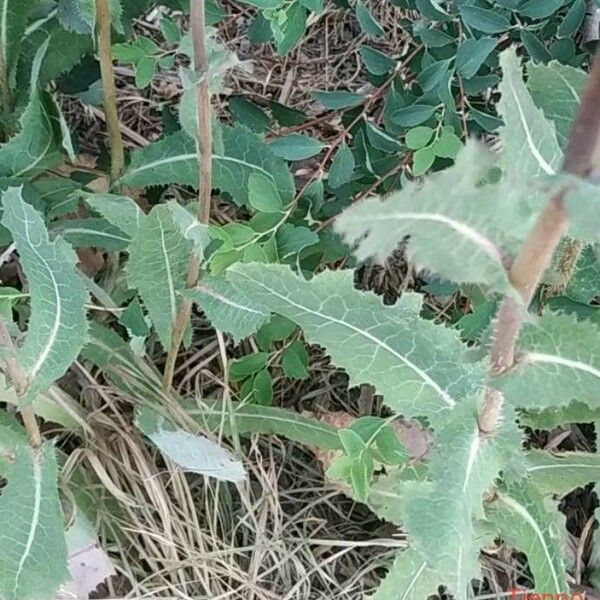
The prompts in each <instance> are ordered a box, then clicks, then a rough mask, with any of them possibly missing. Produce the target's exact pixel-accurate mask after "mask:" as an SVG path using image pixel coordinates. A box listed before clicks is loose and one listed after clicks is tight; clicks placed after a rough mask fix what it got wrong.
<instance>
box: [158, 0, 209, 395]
mask: <svg viewBox="0 0 600 600" xmlns="http://www.w3.org/2000/svg"><path fill="white" fill-rule="evenodd" d="M190 29H191V32H192V44H193V47H194V65H195V68H196V71H197V72H198V73H199V75H200V81H199V82H198V84H197V88H196V93H197V95H196V102H197V116H198V143H197V152H198V169H199V173H198V174H199V179H200V183H199V189H198V216H197V218H198V221H199V222H200V223H202V224H208V221H209V218H210V196H211V187H212V131H211V106H210V91H209V88H208V83H209V82H208V55H207V53H206V24H205V19H204V0H192V2H191V4H190ZM199 275H200V259H199V258H198V256H197V255H196V254H195V253H194V254H192V256H191V257H190V262H189V264H188V270H187V286H188V287H194V286H195V285H196V284H197V283H198V277H199ZM191 310H192V301H191V300H189V299H188V298H184V300H183V302H182V304H181V308H180V309H179V313H178V314H177V318H176V319H175V324H174V326H173V335H172V337H171V347H170V348H169V352H168V354H167V361H166V364H165V371H164V376H163V382H162V389H163V391H164V392H168V391H169V390H170V389H171V385H172V382H173V374H174V372H175V362H176V361H177V354H178V352H179V347H180V346H181V341H182V340H183V334H184V331H185V326H186V323H187V322H188V319H189V317H190V313H191Z"/></svg>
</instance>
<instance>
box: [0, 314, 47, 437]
mask: <svg viewBox="0 0 600 600" xmlns="http://www.w3.org/2000/svg"><path fill="white" fill-rule="evenodd" d="M0 347H1V348H4V349H6V350H8V352H9V356H8V357H7V358H5V359H4V360H3V363H4V365H3V366H4V371H5V372H6V373H7V374H8V376H9V377H10V379H11V381H12V384H13V386H14V388H15V391H16V392H17V397H19V398H20V397H21V396H22V395H23V394H24V393H25V392H26V391H27V387H28V385H29V382H28V381H27V375H26V374H25V372H24V371H23V369H22V368H21V365H20V364H19V361H18V360H17V358H16V356H15V347H14V345H13V342H12V339H11V337H10V334H9V333H8V329H7V327H6V323H4V321H3V320H2V319H0ZM21 418H22V419H23V425H25V431H26V432H27V437H28V438H29V443H30V445H31V446H32V448H39V447H40V446H41V445H42V434H41V433H40V428H39V427H38V424H37V420H36V418H35V413H34V412H33V409H32V408H31V406H24V407H23V408H21Z"/></svg>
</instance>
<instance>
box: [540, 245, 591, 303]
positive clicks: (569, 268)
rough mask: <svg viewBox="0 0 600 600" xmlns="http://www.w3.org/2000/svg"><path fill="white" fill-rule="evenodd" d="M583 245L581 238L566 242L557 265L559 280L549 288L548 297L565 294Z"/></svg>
mask: <svg viewBox="0 0 600 600" xmlns="http://www.w3.org/2000/svg"><path fill="white" fill-rule="evenodd" d="M583 247H584V244H583V242H580V241H579V240H568V241H567V242H566V244H565V245H564V248H563V249H562V252H561V254H560V258H559V259H558V263H557V266H556V272H557V273H558V281H557V282H556V283H554V284H553V285H551V286H550V287H549V288H548V290H547V292H546V299H548V298H553V297H554V296H560V295H561V294H564V292H565V290H566V289H567V286H568V285H569V281H571V278H572V277H573V273H574V272H575V267H576V266H577V261H578V260H579V257H580V256H581V252H582V251H583Z"/></svg>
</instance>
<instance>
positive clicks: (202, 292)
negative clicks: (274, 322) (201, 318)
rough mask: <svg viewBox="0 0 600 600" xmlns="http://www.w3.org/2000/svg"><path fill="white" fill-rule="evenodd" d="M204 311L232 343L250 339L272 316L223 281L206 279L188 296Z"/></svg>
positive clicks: (217, 278)
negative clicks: (228, 335) (231, 339)
mask: <svg viewBox="0 0 600 600" xmlns="http://www.w3.org/2000/svg"><path fill="white" fill-rule="evenodd" d="M186 295H187V296H189V297H191V298H192V299H193V300H194V302H196V303H197V304H198V306H199V307H200V308H201V309H202V310H203V311H204V313H205V314H206V316H207V318H208V320H209V321H210V322H211V323H212V325H213V327H215V328H216V329H218V330H219V331H224V332H226V333H229V334H230V335H231V336H232V337H233V341H234V342H235V343H238V342H239V341H241V340H243V339H245V338H247V337H248V336H250V335H252V334H253V333H255V332H256V331H257V329H258V328H259V327H260V326H261V325H263V324H264V323H266V322H267V321H268V320H269V312H268V311H267V310H265V309H263V308H262V307H261V306H257V305H256V304H254V303H252V302H250V301H249V300H248V298H247V296H246V295H245V294H243V293H240V292H238V291H237V290H236V289H235V288H234V287H233V286H232V285H231V284H230V283H229V282H228V281H226V280H225V279H224V278H221V277H209V276H204V277H203V278H202V281H201V283H200V284H199V285H198V286H197V287H196V288H194V289H193V290H190V291H188V292H186Z"/></svg>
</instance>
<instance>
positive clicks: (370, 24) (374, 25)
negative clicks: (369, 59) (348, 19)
mask: <svg viewBox="0 0 600 600" xmlns="http://www.w3.org/2000/svg"><path fill="white" fill-rule="evenodd" d="M354 10H355V12H356V18H357V19H358V24H359V25H360V29H361V31H362V32H363V33H364V34H365V35H366V36H370V37H373V38H381V37H384V36H385V31H384V30H383V27H381V25H380V24H379V23H378V22H377V21H376V20H375V17H373V15H372V14H371V11H370V10H369V9H368V8H367V7H366V6H365V5H364V4H363V3H362V2H361V1H360V0H358V1H357V2H356V6H355V8H354Z"/></svg>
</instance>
